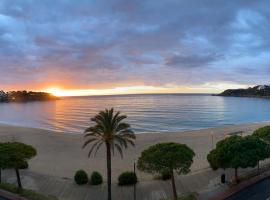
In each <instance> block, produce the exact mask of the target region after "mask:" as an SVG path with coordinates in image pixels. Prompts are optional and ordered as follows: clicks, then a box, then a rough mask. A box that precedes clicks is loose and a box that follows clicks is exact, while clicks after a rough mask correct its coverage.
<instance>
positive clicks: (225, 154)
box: [207, 136, 270, 170]
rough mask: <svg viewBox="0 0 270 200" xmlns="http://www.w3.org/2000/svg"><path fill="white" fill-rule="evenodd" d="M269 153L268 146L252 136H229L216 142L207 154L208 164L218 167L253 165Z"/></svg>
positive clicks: (245, 166) (214, 167) (235, 167)
mask: <svg viewBox="0 0 270 200" xmlns="http://www.w3.org/2000/svg"><path fill="white" fill-rule="evenodd" d="M269 155H270V151H269V146H268V145H267V144H266V143H265V142H263V141H262V140H260V139H258V138H257V137H253V136H246V137H240V136H231V137H228V138H225V139H224V140H222V141H220V142H218V143H217V146H216V149H214V150H212V151H211V152H210V153H209V154H208V156H207V159H208V162H209V164H210V166H211V167H212V168H213V169H214V170H216V169H218V168H223V169H226V168H234V169H237V168H247V167H255V166H256V165H257V164H258V162H259V161H260V160H264V159H266V158H268V157H269Z"/></svg>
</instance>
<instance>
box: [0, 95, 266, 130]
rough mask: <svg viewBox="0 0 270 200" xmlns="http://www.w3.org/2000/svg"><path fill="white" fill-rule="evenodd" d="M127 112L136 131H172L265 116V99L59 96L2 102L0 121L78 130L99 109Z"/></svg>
mask: <svg viewBox="0 0 270 200" xmlns="http://www.w3.org/2000/svg"><path fill="white" fill-rule="evenodd" d="M110 107H114V108H115V109H117V110H120V111H122V112H123V113H124V114H127V115H128V120H127V121H128V122H129V123H131V125H132V128H133V129H134V130H135V131H136V132H137V133H143V132H176V131H185V130H196V129H202V128H210V127H217V126H222V125H232V124H241V123H249V122H261V121H270V99H260V98H234V97H217V96H211V95H184V94H181V95H124V96H98V97H65V98H62V99H61V100H58V101H51V102H31V103H9V104H7V103H1V104H0V112H1V114H0V123H5V124H12V125H20V126H26V127H36V128H44V129H49V130H54V131H60V132H66V133H82V132H83V131H84V129H85V127H87V126H88V125H89V124H90V118H91V117H93V116H94V115H95V114H96V113H97V112H98V111H99V110H102V109H104V108H110Z"/></svg>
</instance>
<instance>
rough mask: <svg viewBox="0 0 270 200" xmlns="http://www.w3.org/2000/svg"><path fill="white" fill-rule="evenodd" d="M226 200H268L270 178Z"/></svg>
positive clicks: (269, 195)
mask: <svg viewBox="0 0 270 200" xmlns="http://www.w3.org/2000/svg"><path fill="white" fill-rule="evenodd" d="M226 200H270V178H267V179H264V180H262V181H260V182H258V183H256V184H255V185H252V186H249V187H247V188H245V189H243V190H242V191H240V192H238V193H236V194H235V195H233V196H231V197H229V198H227V199H226Z"/></svg>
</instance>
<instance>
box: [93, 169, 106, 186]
mask: <svg viewBox="0 0 270 200" xmlns="http://www.w3.org/2000/svg"><path fill="white" fill-rule="evenodd" d="M102 182H103V178H102V176H101V174H100V173H99V172H96V171H94V172H93V173H92V174H91V180H90V183H91V184H92V185H100V184H102Z"/></svg>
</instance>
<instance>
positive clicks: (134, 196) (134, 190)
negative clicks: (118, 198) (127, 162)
mask: <svg viewBox="0 0 270 200" xmlns="http://www.w3.org/2000/svg"><path fill="white" fill-rule="evenodd" d="M133 172H134V174H135V175H136V159H134V163H133ZM136 176H137V175H136ZM133 199H134V200H136V183H134V185H133Z"/></svg>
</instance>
